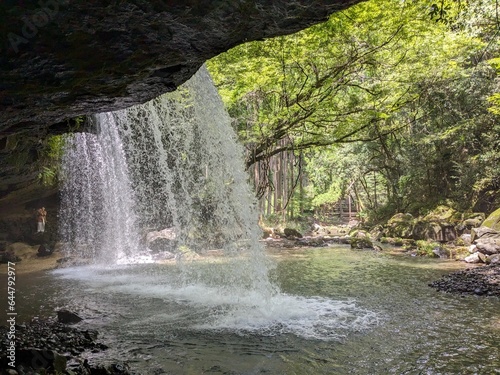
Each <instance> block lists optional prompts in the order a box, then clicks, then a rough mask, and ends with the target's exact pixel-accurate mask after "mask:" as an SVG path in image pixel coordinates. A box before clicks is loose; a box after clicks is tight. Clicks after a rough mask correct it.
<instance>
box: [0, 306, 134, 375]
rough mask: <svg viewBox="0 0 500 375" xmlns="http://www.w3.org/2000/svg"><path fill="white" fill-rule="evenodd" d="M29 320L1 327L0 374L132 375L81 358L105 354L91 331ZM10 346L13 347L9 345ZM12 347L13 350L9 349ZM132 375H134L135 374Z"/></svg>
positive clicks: (117, 366) (119, 367)
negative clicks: (94, 354)
mask: <svg viewBox="0 0 500 375" xmlns="http://www.w3.org/2000/svg"><path fill="white" fill-rule="evenodd" d="M68 314H69V316H72V315H71V313H67V314H66V315H65V316H64V315H63V316H64V318H63V319H61V315H60V316H59V320H57V319H55V318H53V319H46V320H38V319H37V320H33V321H31V322H30V323H26V324H19V325H17V324H16V325H12V326H10V325H9V326H1V327H0V336H1V337H2V338H3V340H2V341H0V349H1V353H2V354H1V355H0V369H2V370H3V372H1V373H2V374H9V375H17V374H19V375H23V374H58V375H61V374H67V375H95V374H99V375H132V374H134V373H132V372H130V370H129V367H128V365H127V364H125V363H114V364H107V365H103V364H95V363H91V362H89V361H88V360H87V359H85V358H84V357H88V356H89V355H90V354H91V353H98V352H100V351H103V350H106V349H107V346H106V345H104V344H103V343H100V342H99V340H98V333H97V331H94V330H88V329H82V328H75V327H71V326H69V325H68V324H65V323H62V322H61V321H60V320H63V321H67V320H65V319H67V318H68ZM12 343H14V345H12ZM13 347H15V349H13ZM135 375H138V374H136V373H135Z"/></svg>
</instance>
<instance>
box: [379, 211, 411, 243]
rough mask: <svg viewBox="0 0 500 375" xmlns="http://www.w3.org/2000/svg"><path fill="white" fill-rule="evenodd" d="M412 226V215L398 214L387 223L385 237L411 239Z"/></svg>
mask: <svg viewBox="0 0 500 375" xmlns="http://www.w3.org/2000/svg"><path fill="white" fill-rule="evenodd" d="M414 224H415V218H414V217H413V216H412V215H410V214H403V213H398V214H396V215H394V216H393V217H391V219H390V220H389V221H388V222H387V226H386V230H385V233H384V234H385V237H399V238H411V237H412V235H413V226H414Z"/></svg>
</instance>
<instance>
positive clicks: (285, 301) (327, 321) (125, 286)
mask: <svg viewBox="0 0 500 375" xmlns="http://www.w3.org/2000/svg"><path fill="white" fill-rule="evenodd" d="M136 271H137V270H135V269H134V268H133V267H131V266H115V267H112V268H110V267H107V268H103V267H96V266H85V267H73V268H65V269H59V270H56V271H54V274H55V275H57V276H58V277H61V278H65V279H73V280H78V281H80V282H82V283H83V284H85V286H86V290H91V291H93V292H96V293H102V294H104V295H108V296H109V295H113V294H121V295H125V296H127V298H128V299H129V300H131V301H141V300H142V301H144V300H143V299H146V300H148V299H159V300H162V301H164V303H165V304H166V305H167V304H169V305H172V304H174V306H177V307H176V308H174V310H175V311H174V312H172V311H171V310H172V309H171V308H170V309H168V310H169V312H168V313H166V312H164V311H162V310H158V311H146V310H145V311H144V312H143V313H141V314H139V315H140V316H141V317H142V318H141V321H140V322H136V323H137V324H142V323H145V322H146V321H148V320H149V321H154V322H156V323H161V325H162V326H167V327H169V326H170V327H171V328H172V329H180V328H182V329H187V330H192V331H204V330H206V331H224V332H233V333H236V334H257V335H264V336H275V335H282V334H293V335H296V336H299V337H302V338H305V339H317V340H338V339H341V338H342V337H345V336H346V335H348V334H349V333H352V332H359V331H364V330H367V329H370V328H372V327H374V326H376V325H378V324H379V322H380V317H379V316H378V315H377V314H376V313H374V312H372V311H368V310H366V309H363V308H360V307H358V306H357V304H356V302H355V301H353V300H351V301H338V300H333V299H330V298H325V297H318V296H309V297H303V296H294V295H289V294H285V293H276V294H274V295H272V296H269V295H263V294H260V293H259V292H258V291H256V290H252V289H250V290H239V291H238V293H235V291H234V290H231V289H229V288H228V289H223V288H220V287H211V286H207V285H204V284H203V283H188V284H185V285H178V284H176V283H175V280H173V279H172V278H171V277H170V275H168V274H167V273H164V272H160V273H154V272H153V273H151V274H148V273H145V272H136ZM141 305H143V304H142V303H134V304H131V307H130V308H131V309H132V308H133V309H140V308H141ZM144 305H145V306H147V304H144ZM131 324H133V323H131Z"/></svg>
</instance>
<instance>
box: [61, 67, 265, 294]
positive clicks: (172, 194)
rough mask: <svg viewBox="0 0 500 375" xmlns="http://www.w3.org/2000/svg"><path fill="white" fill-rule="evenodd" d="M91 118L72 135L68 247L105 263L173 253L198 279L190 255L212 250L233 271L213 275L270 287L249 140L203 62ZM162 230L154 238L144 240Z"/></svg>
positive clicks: (65, 195) (67, 165)
mask: <svg viewBox="0 0 500 375" xmlns="http://www.w3.org/2000/svg"><path fill="white" fill-rule="evenodd" d="M94 121H95V122H96V129H97V134H84V133H79V134H74V135H72V136H69V137H68V138H67V141H66V151H65V156H64V160H63V168H62V169H63V176H64V178H63V179H64V184H63V188H62V208H61V222H62V223H63V225H62V228H61V236H62V238H63V241H64V242H65V243H66V247H67V248H68V252H69V253H70V254H75V253H76V254H78V255H80V256H84V257H92V258H93V259H95V260H97V261H98V262H102V261H104V262H106V263H107V264H109V263H110V260H111V259H113V260H115V261H123V259H132V258H133V257H134V256H139V255H141V254H142V256H143V257H144V256H150V257H158V256H159V255H161V254H172V256H175V258H176V259H177V260H178V261H179V264H180V265H181V266H182V267H183V272H184V275H185V277H184V278H183V280H184V281H185V282H186V280H188V281H187V282H192V281H193V279H196V277H197V270H196V268H193V267H192V266H191V265H190V262H188V260H193V259H198V258H200V257H204V256H205V255H207V254H209V253H211V252H214V251H215V253H217V254H219V255H222V256H223V258H224V261H225V262H229V263H231V265H232V268H233V269H234V271H233V272H232V273H231V274H229V275H228V274H225V275H218V274H217V273H214V275H213V276H212V280H208V281H206V282H208V283H214V284H218V285H221V284H223V285H224V287H225V288H227V289H230V288H232V287H233V286H235V287H238V288H241V287H242V286H244V287H245V288H250V289H252V290H253V289H256V288H257V289H262V288H264V289H266V288H267V289H269V288H270V284H269V281H268V277H267V273H268V271H269V267H270V264H269V261H268V260H267V258H266V257H265V255H264V251H263V249H262V246H261V245H260V244H259V238H260V233H259V229H258V226H257V214H256V211H255V202H254V198H253V194H252V192H251V189H250V188H249V185H248V183H247V175H246V173H245V171H244V169H243V160H242V158H243V149H242V147H241V146H240V145H239V144H238V142H237V139H236V135H235V132H234V130H233V129H232V127H231V119H230V117H229V115H228V114H227V112H226V111H225V109H224V106H223V103H222V100H221V98H220V97H219V95H218V93H217V90H216V88H215V86H214V85H213V82H212V80H211V77H210V75H209V73H208V71H207V70H206V69H205V68H204V67H203V68H201V69H200V71H199V72H198V73H197V74H196V75H195V76H193V77H192V78H191V79H190V80H189V81H188V82H186V83H185V84H184V85H182V86H181V87H179V88H178V89H177V90H176V91H175V92H172V93H168V94H165V95H163V96H161V97H158V98H156V99H154V100H152V101H150V102H148V103H145V104H143V105H138V106H134V107H131V108H128V109H125V110H120V111H116V112H110V113H103V114H99V115H97V116H95V118H94ZM160 231H163V232H160ZM165 231H167V232H168V233H169V234H170V236H167V238H165V239H163V241H161V240H160V241H157V242H156V243H155V244H154V245H155V246H152V245H151V244H150V243H148V242H147V241H146V239H147V238H148V236H147V233H165ZM144 254H146V255H144Z"/></svg>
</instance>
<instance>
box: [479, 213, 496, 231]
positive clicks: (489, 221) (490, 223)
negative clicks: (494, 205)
mask: <svg viewBox="0 0 500 375" xmlns="http://www.w3.org/2000/svg"><path fill="white" fill-rule="evenodd" d="M482 225H483V226H484V227H488V228H491V229H494V230H496V231H500V208H499V209H498V210H496V211H494V212H492V213H491V214H490V216H488V217H487V218H486V220H485V221H484V222H483V224H482Z"/></svg>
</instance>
